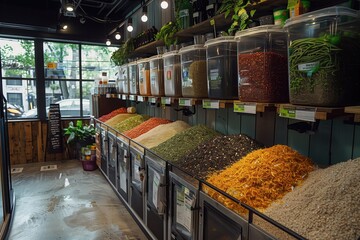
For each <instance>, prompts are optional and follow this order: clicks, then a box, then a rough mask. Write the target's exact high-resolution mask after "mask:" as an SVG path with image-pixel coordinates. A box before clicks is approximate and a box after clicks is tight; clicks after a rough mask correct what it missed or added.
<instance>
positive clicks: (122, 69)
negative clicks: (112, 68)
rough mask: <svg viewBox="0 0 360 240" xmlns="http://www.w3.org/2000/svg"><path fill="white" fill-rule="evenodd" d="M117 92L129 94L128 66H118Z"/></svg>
mask: <svg viewBox="0 0 360 240" xmlns="http://www.w3.org/2000/svg"><path fill="white" fill-rule="evenodd" d="M117 85H118V91H119V93H125V94H128V93H129V76H128V66H127V64H125V65H122V66H119V76H118V81H117Z"/></svg>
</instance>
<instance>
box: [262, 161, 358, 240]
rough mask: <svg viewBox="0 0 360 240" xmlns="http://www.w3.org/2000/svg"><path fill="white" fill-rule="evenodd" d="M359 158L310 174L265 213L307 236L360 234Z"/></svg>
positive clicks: (352, 237) (353, 238) (352, 239)
mask: <svg viewBox="0 0 360 240" xmlns="http://www.w3.org/2000/svg"><path fill="white" fill-rule="evenodd" d="M359 209H360V158H358V159H355V160H349V161H347V162H342V163H338V164H336V165H333V166H331V167H328V168H326V169H318V170H315V171H314V172H312V173H310V175H309V177H308V178H307V179H306V180H305V181H304V183H303V184H302V185H300V186H299V187H296V188H295V189H294V191H292V192H289V193H288V194H286V195H285V196H284V198H283V199H282V200H281V201H279V202H275V203H273V204H272V205H271V206H270V207H269V208H268V209H266V210H265V214H266V215H268V216H269V217H271V218H273V219H274V220H276V221H278V222H280V223H282V224H283V225H285V226H287V227H288V228H290V229H292V230H294V231H295V232H297V233H299V234H300V235H302V236H304V237H306V238H308V239H329V240H332V239H333V240H335V239H336V240H339V239H344V240H345V239H346V240H357V239H359V237H360V221H359V220H360V211H359Z"/></svg>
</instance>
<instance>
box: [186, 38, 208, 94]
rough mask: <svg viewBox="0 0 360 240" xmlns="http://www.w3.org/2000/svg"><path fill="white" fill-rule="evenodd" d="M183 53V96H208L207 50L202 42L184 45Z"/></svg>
mask: <svg viewBox="0 0 360 240" xmlns="http://www.w3.org/2000/svg"><path fill="white" fill-rule="evenodd" d="M179 53H180V55H181V85H182V96H183V97H194V98H206V97H207V78H206V50H205V47H204V46H203V45H201V44H199V45H192V46H187V47H183V48H181V49H180V51H179Z"/></svg>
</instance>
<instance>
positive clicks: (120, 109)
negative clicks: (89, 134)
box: [99, 107, 127, 122]
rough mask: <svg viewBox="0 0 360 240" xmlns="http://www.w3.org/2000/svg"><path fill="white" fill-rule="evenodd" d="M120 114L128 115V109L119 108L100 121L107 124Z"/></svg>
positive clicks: (102, 117)
mask: <svg viewBox="0 0 360 240" xmlns="http://www.w3.org/2000/svg"><path fill="white" fill-rule="evenodd" d="M120 113H127V109H126V108H124V107H122V108H118V109H116V110H114V111H112V112H111V113H108V114H106V115H103V116H101V117H100V118H99V120H100V121H102V122H106V121H107V120H109V119H111V118H113V117H115V116H116V115H118V114H120Z"/></svg>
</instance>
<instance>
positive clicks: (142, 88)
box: [137, 58, 151, 96]
mask: <svg viewBox="0 0 360 240" xmlns="http://www.w3.org/2000/svg"><path fill="white" fill-rule="evenodd" d="M137 64H138V66H137V68H138V76H139V93H140V95H143V96H150V95H151V89H150V63H149V59H148V58H145V59H141V60H139V61H137Z"/></svg>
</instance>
